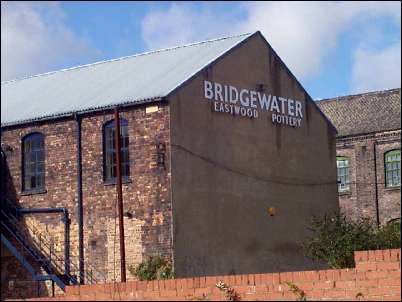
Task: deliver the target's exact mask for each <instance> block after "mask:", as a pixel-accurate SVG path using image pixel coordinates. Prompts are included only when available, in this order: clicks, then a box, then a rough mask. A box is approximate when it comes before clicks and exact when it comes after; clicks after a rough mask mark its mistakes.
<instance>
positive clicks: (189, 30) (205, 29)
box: [141, 3, 233, 50]
mask: <svg viewBox="0 0 402 302" xmlns="http://www.w3.org/2000/svg"><path fill="white" fill-rule="evenodd" d="M231 20H233V19H231V13H230V12H228V13H227V14H224V15H221V16H219V18H218V16H217V15H216V14H215V12H214V11H213V10H212V9H208V8H207V7H205V6H204V7H203V8H201V9H199V10H196V9H194V7H191V6H190V5H188V4H176V3H173V4H172V5H171V6H170V7H169V8H167V9H166V10H152V11H151V12H150V13H149V14H148V15H146V16H145V17H144V19H143V20H142V23H141V31H142V38H143V40H144V42H145V45H146V47H147V48H148V49H152V50H153V49H160V48H165V47H171V46H177V45H183V44H187V43H190V42H195V41H201V40H205V39H209V38H216V37H219V36H222V35H225V34H230V33H232V32H233V28H232V25H231V22H230V21H231Z"/></svg>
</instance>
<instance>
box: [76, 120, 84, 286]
mask: <svg viewBox="0 0 402 302" xmlns="http://www.w3.org/2000/svg"><path fill="white" fill-rule="evenodd" d="M74 117H75V120H76V125H77V135H76V141H77V142H76V146H77V216H78V217H77V220H78V267H79V274H80V284H84V216H83V206H82V160H81V118H80V117H79V116H78V114H75V115H74Z"/></svg>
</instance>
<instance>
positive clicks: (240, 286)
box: [41, 249, 401, 301]
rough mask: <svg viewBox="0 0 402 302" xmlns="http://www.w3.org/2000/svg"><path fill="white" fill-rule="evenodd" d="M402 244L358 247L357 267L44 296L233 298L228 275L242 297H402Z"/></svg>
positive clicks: (105, 286)
mask: <svg viewBox="0 0 402 302" xmlns="http://www.w3.org/2000/svg"><path fill="white" fill-rule="evenodd" d="M400 255H401V250H400V249H393V250H378V251H362V252H355V262H356V268H350V269H338V270H321V271H302V272H286V273H270V274H252V275H235V276H214V277H196V278H187V279H175V280H165V281H149V282H146V281H143V282H140V281H138V282H127V283H126V284H123V283H109V284H97V285H83V286H70V287H68V288H67V291H66V295H64V296H59V297H56V298H53V299H52V298H47V299H45V298H42V299H41V300H98V301H99V300H106V301H107V300H190V301H195V300H210V301H213V300H227V299H226V297H225V294H224V293H223V292H222V291H221V290H219V289H218V288H217V287H216V286H215V284H216V283H218V282H219V281H223V282H224V283H226V284H227V285H229V286H230V287H232V288H233V289H234V291H235V292H236V293H237V294H238V295H239V299H240V300H243V301H245V300H293V301H295V300H298V299H300V298H301V296H302V294H300V293H299V294H297V293H294V292H292V291H291V290H290V288H289V285H288V284H289V283H287V282H290V284H291V285H292V284H293V285H295V286H297V287H298V288H299V289H300V291H304V294H305V298H306V300H310V301H311V300H372V301H388V300H393V301H398V300H399V301H400V300H401V258H400Z"/></svg>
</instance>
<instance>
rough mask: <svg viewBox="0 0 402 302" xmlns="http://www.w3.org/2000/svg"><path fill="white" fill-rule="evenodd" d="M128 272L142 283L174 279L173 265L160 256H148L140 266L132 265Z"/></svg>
mask: <svg viewBox="0 0 402 302" xmlns="http://www.w3.org/2000/svg"><path fill="white" fill-rule="evenodd" d="M128 270H129V271H130V273H131V274H132V275H134V276H136V277H138V279H139V280H140V281H144V280H162V279H172V278H174V275H173V270H172V265H171V263H170V262H169V261H168V260H166V259H165V258H163V257H161V256H159V255H156V256H148V257H147V259H146V260H145V261H143V262H141V263H140V264H139V265H137V266H132V265H130V266H129V268H128Z"/></svg>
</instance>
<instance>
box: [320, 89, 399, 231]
mask: <svg viewBox="0 0 402 302" xmlns="http://www.w3.org/2000/svg"><path fill="white" fill-rule="evenodd" d="M317 104H318V106H319V107H320V109H321V110H322V111H323V112H324V113H325V114H326V115H327V116H328V118H329V119H330V120H331V121H332V122H333V124H334V125H335V126H336V128H337V130H338V136H337V142H336V154H337V166H338V180H339V181H340V184H339V187H338V194H339V205H340V208H341V210H342V211H343V212H344V213H345V214H347V215H348V216H349V217H352V218H355V219H356V218H361V217H368V218H371V219H372V220H374V221H376V222H377V223H381V224H384V223H386V222H388V221H390V220H392V219H396V218H400V217H401V89H400V88H399V89H391V90H385V91H375V92H370V93H364V94H358V95H348V96H344V97H338V98H332V99H327V100H322V101H319V102H317Z"/></svg>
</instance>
